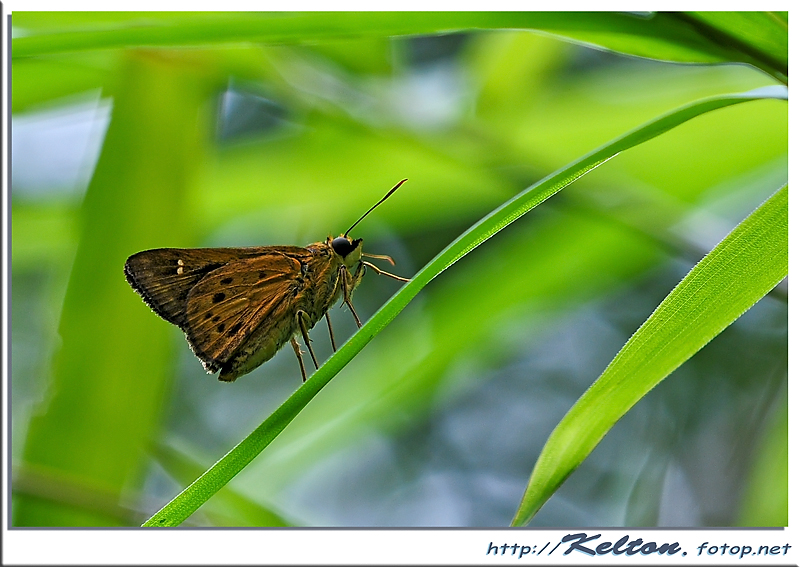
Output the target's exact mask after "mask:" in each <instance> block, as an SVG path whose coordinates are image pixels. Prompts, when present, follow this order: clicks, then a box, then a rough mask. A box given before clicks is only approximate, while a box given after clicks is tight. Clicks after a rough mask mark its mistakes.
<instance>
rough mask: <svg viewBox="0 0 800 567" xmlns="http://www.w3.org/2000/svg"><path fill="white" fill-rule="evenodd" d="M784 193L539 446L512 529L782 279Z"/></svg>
mask: <svg viewBox="0 0 800 567" xmlns="http://www.w3.org/2000/svg"><path fill="white" fill-rule="evenodd" d="M788 195H789V191H788V188H787V187H784V188H783V189H781V190H779V191H778V192H777V193H776V194H775V195H774V196H773V197H771V198H770V199H769V200H768V201H767V202H765V203H764V204H763V205H762V206H761V207H759V208H758V209H757V210H756V211H754V212H753V213H752V214H751V215H750V216H749V217H748V218H747V219H745V220H744V221H742V223H741V224H740V225H739V226H738V227H737V228H736V229H735V230H734V231H733V232H731V234H729V235H728V236H727V237H726V238H725V239H724V240H723V241H722V242H721V243H720V244H719V245H718V246H717V247H715V248H714V250H712V251H711V252H710V253H709V254H708V256H706V257H705V258H704V259H703V260H702V261H701V262H700V263H699V264H697V266H695V267H694V268H693V269H692V271H691V272H689V274H688V275H687V276H686V278H684V280H683V281H682V282H681V283H680V284H679V285H678V286H677V287H676V288H675V289H674V290H673V291H672V292H671V293H670V295H669V296H668V297H667V298H666V299H665V300H664V301H663V302H662V303H661V305H659V307H658V308H657V309H656V311H655V312H654V313H653V314H652V315H651V316H650V317H649V318H648V319H647V321H645V323H644V324H643V325H642V326H641V327H640V328H639V330H638V331H636V333H635V334H634V335H633V336H632V337H631V338H630V340H629V341H628V342H627V343H626V344H625V346H624V347H622V350H620V352H619V353H618V354H617V356H616V357H614V360H613V361H611V364H609V366H608V368H607V369H606V370H605V371H604V372H603V374H602V375H601V376H600V377H599V378H598V379H597V381H596V382H595V383H594V384H593V385H592V387H591V388H589V390H587V392H586V393H585V394H584V395H583V396H582V397H581V398H580V399H579V400H578V401H577V402H576V403H575V405H574V406H573V408H572V409H571V410H570V411H569V413H568V414H567V415H566V416H565V417H564V419H563V420H562V421H561V423H559V425H558V426H557V427H556V429H555V430H554V431H553V433H552V434H551V435H550V438H549V439H548V441H547V444H546V445H545V447H544V449H542V453H541V455H540V457H539V460H538V461H537V463H536V467H535V468H534V470H533V474H532V475H531V479H530V482H529V483H528V487H527V489H526V490H525V494H524V496H523V498H522V502H521V503H520V507H519V510H518V511H517V514H516V516H515V517H514V520H513V522H512V525H514V526H522V525H525V524H527V523H528V522H529V521H530V520H531V518H532V517H533V515H534V514H535V513H536V512H537V511H538V510H539V509H540V508H541V507H542V506H543V505H544V503H545V502H546V501H547V499H548V498H550V496H551V495H552V494H553V493H554V492H555V491H556V489H557V488H558V487H559V486H561V484H562V483H563V482H564V480H566V478H567V477H568V476H569V475H570V474H571V473H572V471H574V470H575V469H576V468H577V467H578V466H579V465H580V463H581V462H582V461H583V460H584V459H585V458H586V456H587V455H588V454H589V453H590V452H591V451H592V449H594V447H596V446H597V444H598V443H599V442H600V440H601V439H602V438H603V437H604V436H605V435H606V433H607V432H608V431H609V429H611V427H613V425H614V424H615V423H616V422H617V421H618V420H619V419H620V418H621V417H622V416H623V415H625V413H627V411H628V410H629V409H630V408H631V407H633V405H634V404H635V403H636V402H638V401H639V400H640V399H641V398H642V397H643V396H644V395H645V394H646V393H647V392H649V391H650V390H651V389H652V388H653V387H655V386H656V384H658V383H659V382H660V381H661V380H663V379H664V378H665V377H666V376H668V375H669V374H670V373H671V372H672V371H674V370H675V369H676V368H677V367H678V366H680V365H681V364H682V363H683V362H684V361H686V360H687V359H689V358H690V357H691V356H692V355H693V354H694V353H696V352H697V351H698V350H700V349H701V348H702V347H703V346H705V344H706V343H708V342H709V341H710V340H711V339H712V338H714V337H715V336H717V335H718V334H719V333H720V332H722V330H723V329H725V328H726V327H727V326H728V325H730V324H731V323H732V322H733V321H735V320H736V319H737V318H738V317H739V316H741V315H742V313H744V312H745V311H747V310H748V309H749V308H750V307H752V306H753V305H754V304H755V303H756V302H757V301H758V300H759V299H761V298H762V297H763V296H764V295H766V294H767V293H768V292H769V291H770V290H771V289H772V288H773V287H775V286H776V285H777V284H778V283H779V282H780V281H781V280H782V279H783V278H785V277H786V276H787V274H788V270H789V257H788V222H789V220H788V213H789V209H788Z"/></svg>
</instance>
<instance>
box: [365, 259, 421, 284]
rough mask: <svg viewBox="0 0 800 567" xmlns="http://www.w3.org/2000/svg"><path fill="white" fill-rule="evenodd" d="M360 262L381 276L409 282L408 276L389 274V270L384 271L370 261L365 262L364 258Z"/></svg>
mask: <svg viewBox="0 0 800 567" xmlns="http://www.w3.org/2000/svg"><path fill="white" fill-rule="evenodd" d="M361 263H362V264H363V265H364V266H367V267H368V268H370V269H371V270H374V271H375V273H376V274H379V275H381V276H389V277H390V278H394V279H396V280H400V281H401V282H410V281H411V280H410V279H408V278H403V277H400V276H396V275H395V274H391V273H389V272H384V271H383V270H381V269H380V268H379V267H378V266H376V265H375V264H373V263H371V262H365V261H364V260H361Z"/></svg>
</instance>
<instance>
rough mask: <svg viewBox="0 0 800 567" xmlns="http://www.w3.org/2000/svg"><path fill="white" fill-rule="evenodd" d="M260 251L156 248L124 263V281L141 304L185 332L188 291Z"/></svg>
mask: <svg viewBox="0 0 800 567" xmlns="http://www.w3.org/2000/svg"><path fill="white" fill-rule="evenodd" d="M263 250H264V249H263V247H262V248H158V249H155V250H145V251H144V252H139V253H137V254H134V255H133V256H131V257H130V258H128V260H127V261H126V262H125V278H126V279H127V280H128V283H129V284H130V286H131V287H132V288H133V289H134V290H136V292H137V293H138V294H139V295H141V296H142V299H143V300H144V302H145V303H146V304H147V305H149V306H150V308H151V309H152V310H153V311H155V312H156V314H158V315H159V316H160V317H163V318H164V319H166V320H167V321H169V322H170V323H172V324H174V325H178V326H179V327H180V328H181V329H183V330H184V331H185V330H186V328H185V325H186V301H187V299H188V298H189V292H190V291H191V290H192V288H193V287H194V286H195V285H197V283H198V282H199V281H200V280H202V279H203V278H204V277H205V276H206V275H208V274H209V273H211V272H213V271H214V270H216V269H219V268H221V267H222V266H224V265H226V264H228V263H229V262H232V261H234V260H238V259H241V258H247V257H253V256H257V255H260V254H263Z"/></svg>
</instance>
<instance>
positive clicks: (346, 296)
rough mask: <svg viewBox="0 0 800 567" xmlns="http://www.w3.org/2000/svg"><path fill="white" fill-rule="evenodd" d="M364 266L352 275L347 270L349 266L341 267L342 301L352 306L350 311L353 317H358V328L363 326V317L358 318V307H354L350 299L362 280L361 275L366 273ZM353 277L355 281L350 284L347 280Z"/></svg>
mask: <svg viewBox="0 0 800 567" xmlns="http://www.w3.org/2000/svg"><path fill="white" fill-rule="evenodd" d="M363 270H364V268H363V267H362V266H359V267H358V269H357V270H356V275H355V276H351V275H350V272H348V271H347V268H345V267H344V266H341V267H340V268H339V281H340V282H342V301H343V302H344V303H345V305H347V307H349V308H350V312H351V313H352V314H353V317H355V319H356V325H358V328H359V329H360V328H361V319H359V318H358V313H356V308H355V307H353V303H352V302H351V301H350V291H351V290H353V289H355V287H356V286H357V285H358V282H360V281H361V277H362V276H363V275H364V271H363ZM350 278H353V281H352V283H351V284H350V285H348V284H347V280H348V279H350Z"/></svg>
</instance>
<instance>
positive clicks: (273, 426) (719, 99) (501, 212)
mask: <svg viewBox="0 0 800 567" xmlns="http://www.w3.org/2000/svg"><path fill="white" fill-rule="evenodd" d="M785 96H786V90H785V89H780V88H779V89H769V90H765V89H760V90H758V91H752V92H748V93H738V94H730V95H722V96H716V97H712V98H708V99H703V100H700V101H697V102H694V103H691V104H689V105H686V106H683V107H681V108H679V109H677V110H675V111H673V112H670V113H668V114H665V115H663V116H661V117H659V118H657V119H655V120H653V121H652V122H649V123H647V124H645V125H643V126H641V127H639V128H637V129H635V130H632V131H631V132H628V133H627V134H625V135H623V136H621V137H620V138H617V139H616V140H613V141H612V142H610V143H608V144H606V145H605V146H602V147H600V148H599V149H597V150H595V151H593V152H591V153H590V154H588V155H586V156H584V157H582V158H580V159H578V160H576V161H575V162H573V163H571V164H570V165H568V166H566V167H564V168H563V169H561V170H559V171H557V172H555V173H553V174H552V175H550V176H549V177H546V178H545V179H543V180H541V181H540V182H538V183H536V184H535V185H532V186H531V187H529V188H527V189H526V190H524V191H522V192H521V193H519V194H518V195H517V196H515V197H514V198H512V199H511V200H509V201H508V202H506V203H505V204H503V205H501V206H500V207H498V208H497V209H496V210H494V211H493V212H491V213H489V214H488V215H487V216H485V217H484V218H483V219H482V220H480V221H478V222H477V223H476V224H475V225H473V226H472V227H471V228H469V229H468V230H467V231H466V232H464V233H463V234H462V235H461V236H460V237H459V238H457V239H456V240H455V241H454V242H452V243H451V244H450V245H449V246H448V247H447V248H445V249H444V250H443V251H442V252H441V253H440V254H439V255H438V256H436V257H435V258H434V259H433V260H431V261H430V262H429V263H428V264H427V265H426V266H425V267H424V268H422V270H420V271H419V273H418V274H417V275H416V276H414V278H413V279H412V280H411V281H410V282H408V283H407V284H406V285H405V286H403V288H401V289H400V291H398V292H397V293H396V294H395V295H394V296H393V297H392V298H391V299H390V300H389V301H388V302H387V303H386V304H385V305H384V306H383V307H382V308H381V309H380V310H379V311H378V312H377V313H376V314H375V315H374V316H373V317H372V318H371V319H370V320H369V321H368V322H367V323H366V324H365V325H364V326H363V327H362V328H361V329H360V330H359V331H358V332H357V333H356V334H355V335H353V337H352V338H351V339H350V340H349V341H348V342H347V343H345V344H344V345H343V346H342V348H341V349H340V350H339V351H338V352H336V354H334V355H333V356H332V357H331V358H330V359H328V361H327V362H326V363H325V364H323V365H322V367H320V369H319V370H318V371H317V372H315V373H314V374H313V375H312V376H311V377H310V378H309V380H308V381H307V382H306V383H305V384H303V386H301V387H300V388H299V389H298V390H297V391H296V392H295V393H294V394H292V396H291V397H289V399H288V400H286V402H284V403H283V404H282V405H281V406H280V407H279V408H278V409H277V410H276V411H275V413H273V414H272V415H271V416H269V417H268V418H267V419H266V421H264V422H263V423H262V424H261V425H260V426H259V427H258V428H256V430H255V431H253V432H252V433H251V434H250V435H248V436H247V437H246V438H245V439H244V440H242V441H241V442H240V443H239V444H238V445H237V446H236V447H234V448H233V449H232V450H231V451H230V452H229V453H228V454H227V455H225V456H224V457H223V458H222V459H220V460H219V461H218V462H217V463H216V464H215V465H213V466H212V467H211V468H210V469H209V470H208V471H206V472H205V473H204V474H203V475H202V476H201V477H200V478H198V479H197V480H196V481H195V482H194V483H192V484H191V485H190V486H189V487H187V488H186V489H185V490H184V491H183V492H181V493H180V494H179V495H178V496H176V497H175V498H174V499H173V500H172V501H171V502H169V503H168V504H167V505H166V506H164V508H162V509H161V510H160V511H158V512H157V513H156V514H155V515H153V517H151V518H150V519H149V520H147V522H145V523H144V524H143V525H144V526H177V525H179V524H180V523H181V522H183V520H185V519H186V518H187V517H188V516H189V515H190V514H192V512H194V511H195V510H196V509H197V508H199V507H200V506H201V505H202V504H203V503H204V502H205V501H206V500H208V499H209V498H211V496H213V495H214V493H216V492H217V491H218V490H219V489H220V488H222V487H223V486H225V484H226V483H228V482H229V481H230V480H231V479H232V478H233V477H234V476H236V474H238V473H239V471H241V470H242V469H243V468H244V467H245V466H246V465H247V464H248V463H249V462H250V461H252V460H253V459H254V458H255V457H256V456H257V455H258V454H259V453H260V452H261V451H263V450H264V448H266V447H267V445H269V444H270V443H271V442H272V440H273V439H275V437H277V436H278V434H279V433H280V432H281V431H283V429H284V428H286V426H287V425H289V423H290V422H291V421H292V419H294V417H295V416H296V415H297V414H298V413H299V412H300V411H301V410H302V409H303V408H304V407H305V406H306V405H307V404H308V403H309V402H310V401H311V399H312V398H313V397H314V396H315V395H316V394H317V393H318V392H319V391H320V390H321V389H322V388H323V387H324V386H325V384H327V383H328V382H329V381H330V380H331V379H332V378H333V377H334V376H335V375H336V374H337V373H338V372H339V370H341V369H342V368H343V367H344V366H345V365H346V364H347V363H348V362H349V361H350V360H351V359H352V358H353V357H355V355H356V354H357V353H358V352H359V351H361V349H363V348H364V347H365V346H366V345H367V343H369V342H370V341H371V340H372V339H373V338H374V337H375V335H377V334H378V332H380V331H381V329H383V328H384V327H386V325H388V324H389V322H390V321H392V319H394V318H395V317H396V316H397V314H398V313H400V311H401V310H402V309H403V308H404V307H405V306H406V305H408V303H409V302H410V301H411V300H412V299H413V298H414V296H416V295H417V294H418V293H419V292H420V291H421V290H422V289H423V288H424V287H425V286H426V285H427V284H428V283H429V282H430V281H431V280H433V279H434V278H435V277H436V276H438V275H439V274H441V273H442V272H443V271H444V270H446V269H447V268H448V267H450V266H451V265H453V264H454V263H455V262H457V261H458V260H459V259H461V258H462V257H464V256H465V255H466V254H468V253H469V252H470V251H472V250H473V249H475V248H476V247H477V246H479V245H480V244H482V243H483V242H485V241H486V240H488V239H489V238H491V237H492V236H494V235H495V234H497V233H498V232H500V231H501V230H502V229H503V228H505V227H506V226H508V225H509V224H511V223H512V222H514V221H515V220H517V219H518V218H519V217H521V216H522V215H524V214H525V213H527V212H528V211H530V210H531V209H533V208H534V207H536V206H537V205H539V204H540V203H542V202H543V201H545V200H546V199H548V198H549V197H551V196H553V195H554V194H556V193H557V192H558V191H560V190H561V189H563V188H564V187H566V186H567V185H569V184H570V183H572V182H573V181H575V180H577V179H579V178H580V177H582V176H584V175H586V174H587V173H588V172H589V171H591V170H593V169H594V168H596V167H597V166H599V165H600V164H602V163H604V162H605V161H608V160H609V159H611V158H612V157H614V156H615V155H617V154H618V153H620V152H622V151H625V150H627V149H629V148H632V147H634V146H636V145H638V144H641V143H643V142H646V141H647V140H650V139H652V138H654V137H656V136H658V135H660V134H663V133H664V132H666V131H668V130H670V129H672V128H675V127H676V126H679V125H681V124H683V123H684V122H686V121H687V120H691V119H692V118H695V117H697V116H700V115H702V114H704V113H706V112H710V111H712V110H717V109H720V108H724V107H726V106H731V105H735V104H739V103H742V102H747V101H753V100H761V99H770V98H781V99H782V98H784V97H785ZM411 182H413V180H412V181H411Z"/></svg>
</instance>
